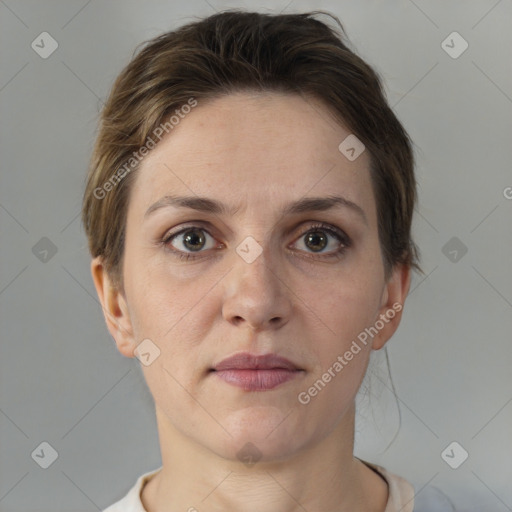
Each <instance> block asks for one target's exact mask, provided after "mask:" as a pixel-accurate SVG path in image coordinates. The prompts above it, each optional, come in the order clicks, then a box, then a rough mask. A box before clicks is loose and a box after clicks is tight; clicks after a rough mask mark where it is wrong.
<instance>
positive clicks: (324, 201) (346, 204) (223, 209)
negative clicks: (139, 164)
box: [144, 195, 368, 225]
mask: <svg viewBox="0 0 512 512" xmlns="http://www.w3.org/2000/svg"><path fill="white" fill-rule="evenodd" d="M169 206H173V207H175V208H189V209H191V210H196V211H198V212H204V213H212V214H215V215H231V216H232V215H235V214H236V213H237V212H238V211H239V210H240V206H235V207H228V206H227V205H225V204H223V203H221V202H219V201H216V200H214V199H210V198H208V197H200V196H170V195H166V196H164V197H162V198H161V199H159V200H158V201H157V202H156V203H154V204H152V205H151V206H150V207H149V208H148V209H147V211H146V213H145V214H144V217H145V218H147V217H149V216H150V215H151V214H152V213H154V212H155V211H157V210H159V209H161V208H165V207H169ZM340 207H341V208H348V209H350V210H351V211H353V212H355V213H356V214H358V216H359V217H361V219H362V220H363V221H364V223H365V224H366V225H368V219H367V218H366V214H365V213H364V210H363V209H362V208H361V207H360V206H359V205H358V204H356V203H354V202H352V201H349V200H348V199H346V198H345V197H343V196H336V195H330V196H327V197H306V198H303V199H299V200H298V201H294V202H291V203H288V204H286V205H284V207H283V208H282V209H281V211H280V214H281V215H282V216H285V215H293V214H297V213H304V212H323V211H326V210H331V209H333V208H340Z"/></svg>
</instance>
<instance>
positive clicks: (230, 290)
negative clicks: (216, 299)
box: [223, 236, 290, 329]
mask: <svg viewBox="0 0 512 512" xmlns="http://www.w3.org/2000/svg"><path fill="white" fill-rule="evenodd" d="M260 240H261V239H260ZM269 244H270V242H269V241H267V242H263V244H262V243H260V242H259V241H257V240H256V238H255V237H253V236H247V237H246V238H244V239H243V240H242V242H241V243H239V245H238V246H237V247H236V249H235V251H234V254H233V258H234V262H233V268H232V271H231V272H230V273H229V275H228V276H227V279H228V282H227V287H226V296H225V300H224V304H223V315H224V317H225V318H226V320H228V321H231V322H234V323H240V322H244V323H248V324H250V325H251V326H252V327H253V328H254V329H261V328H263V327H264V326H265V325H267V324H269V323H270V322H272V323H273V324H276V323H280V324H282V323H283V322H284V321H286V318H287V317H288V314H289V309H290V306H289V301H288V297H287V295H286V293H285V292H284V289H283V287H284V285H283V283H282V282H281V279H280V278H279V270H278V267H279V266H280V265H279V257H274V256H273V255H272V254H271V250H270V246H269ZM284 288H285V287H284Z"/></svg>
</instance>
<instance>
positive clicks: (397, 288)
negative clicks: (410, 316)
mask: <svg viewBox="0 0 512 512" xmlns="http://www.w3.org/2000/svg"><path fill="white" fill-rule="evenodd" d="M410 285H411V269H410V267H409V266H408V265H402V264H398V265H395V267H394V268H393V271H392V273H391V276H390V277H389V279H388V281H387V283H386V285H385V287H384V290H383V293H382V301H381V307H380V309H379V314H378V315H377V317H376V318H375V324H376V327H379V329H378V333H377V334H376V335H375V336H374V338H373V342H372V348H373V349H374V350H380V349H381V348H382V347H383V346H384V345H385V344H386V342H387V341H388V340H389V339H390V338H391V336H393V334H394V333H395V331H396V330H397V329H398V326H399V325H400V320H401V318H402V311H403V307H404V303H405V299H406V297H407V294H408V293H409V287H410ZM382 325H383V326H382ZM380 327H382V328H380Z"/></svg>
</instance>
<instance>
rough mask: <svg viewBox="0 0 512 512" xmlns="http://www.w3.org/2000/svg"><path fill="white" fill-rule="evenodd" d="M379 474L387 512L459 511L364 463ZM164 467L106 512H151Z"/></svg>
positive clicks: (145, 476)
mask: <svg viewBox="0 0 512 512" xmlns="http://www.w3.org/2000/svg"><path fill="white" fill-rule="evenodd" d="M361 462H363V463H364V464H366V465H367V466H369V467H370V468H372V469H373V470H374V471H376V472H377V473H379V474H380V475H381V476H382V477H383V478H384V480H386V482H387V484H388V490H389V493H388V502H387V504H386V509H385V510H384V512H453V511H454V510H455V509H454V508H453V506H452V505H451V504H450V502H449V500H448V499H447V498H446V496H445V495H444V494H443V493H441V492H440V491H436V490H435V489H434V488H427V489H423V490H422V491H421V493H419V495H418V499H415V497H414V494H415V492H414V487H413V486H412V485H411V484H410V483H409V482H408V481H407V480H405V479H404V478H402V477H401V476H398V475H395V474H393V473H390V472H389V471H387V470H386V469H385V468H383V467H381V466H377V465H376V464H372V463H370V462H366V461H361ZM161 469H162V468H161V467H160V468H158V469H155V470H153V471H149V472H148V473H144V474H143V475H141V476H140V477H139V478H138V479H137V482H136V483H135V485H134V486H133V487H132V488H131V489H130V491H129V492H128V494H127V495H126V496H125V497H124V498H122V499H121V500H119V501H117V502H116V503H114V504H113V505H111V506H110V507H108V508H106V509H105V510H104V511H103V512H147V510H146V509H145V508H144V507H143V505H142V501H141V499H140V494H141V491H142V489H143V487H144V485H146V483H147V482H148V481H149V480H150V479H151V478H152V477H153V476H155V475H156V474H157V473H158V472H159V471H160V470H161Z"/></svg>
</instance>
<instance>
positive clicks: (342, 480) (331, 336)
mask: <svg viewBox="0 0 512 512" xmlns="http://www.w3.org/2000/svg"><path fill="white" fill-rule="evenodd" d="M349 134H350V131H349V130H347V129H346V128H345V127H343V126H341V125H340V124H339V123H336V122H334V120H333V118H332V117H331V116H330V115H329V112H328V110H327V109H326V108H325V107H324V106H323V105H322V104H321V103H319V102H317V101H314V100H313V99H311V98H309V99H306V98H302V97H300V96H298V95H286V94H279V93H247V92H245V93H237V94H231V95H229V96H225V97H221V98H217V99H215V100H212V101H209V102H205V103H201V102H199V104H198V106H197V107H196V108H195V109H194V110H193V111H192V112H191V113H190V114H188V115H187V116H186V117H185V119H183V120H181V122H180V124H179V125H178V126H176V127H175V128H174V130H173V131H172V132H170V133H169V135H167V136H166V137H165V138H164V139H162V141H161V142H160V143H159V145H158V146H157V147H156V148H155V149H154V150H153V151H152V152H151V153H150V154H149V155H148V156H147V157H146V158H145V160H144V161H143V162H142V164H141V167H140V169H139V170H138V171H137V173H138V174H137V177H136V180H135V183H134V186H133V189H132V193H131V197H130V203H129V208H128V216H127V229H126V244H125V255H124V261H123V278H124V286H123V289H122V290H116V289H115V288H114V287H113V286H112V283H111V281H110V280H109V276H108V274H107V273H106V272H105V270H104V267H103V265H102V261H101V258H95V259H94V260H93V261H92V266H91V269H92V275H93V279H94V282H95V286H96V289H97V292H98V296H99V298H100V300H101V302H102V305H103V308H104V312H105V318H106V321H107V326H108V328H109V330H110V332H111V334H112V336H113V337H114V339H115V341H116V344H117V347H118V349H119V351H120V352H121V353H122V354H123V355H125V356H126V357H134V349H135V348H136V347H137V345H138V344H139V343H140V342H141V341H142V340H144V339H146V338H149V339H150V340H151V341H152V342H153V343H154V344H155V345H156V346H158V348H159V350H160V356H159V357H158V358H156V359H155V360H154V361H153V362H152V364H150V365H149V366H142V369H143V372H144V376H145V379H146V382H147V385H148V387H149V389H150V391H151V393H152V395H153V397H154V400H155V406H156V416H157V424H158V431H159V437H160V445H161V451H162V462H163V469H162V471H161V472H160V473H158V475H157V476H155V477H154V478H153V479H152V480H151V481H150V482H149V483H148V484H147V485H146V487H145V488H144V490H143V493H142V500H143V503H144V506H145V507H146V508H147V510H148V511H149V512H156V511H158V512H175V511H176V512H177V511H178V510H181V511H183V510H188V509H189V508H190V507H195V508H196V509H197V510H200V511H203V510H205V511H209V510H212V511H213V510H225V511H226V510H233V511H235V510H244V512H251V511H261V510H267V511H270V512H285V511H286V512H292V511H299V510H304V508H305V509H306V510H322V511H326V512H328V511H333V512H334V511H337V512H342V511H352V512H353V511H355V510H365V511H375V512H376V511H380V512H382V511H384V508H385V504H386V501H387V496H388V490H387V485H386V483H385V482H384V480H383V479H382V478H380V477H379V476H378V475H377V474H376V473H374V472H373V471H372V470H371V469H369V468H368V467H367V466H365V465H364V464H362V463H361V462H360V461H359V460H357V459H355V458H354V457H353V440H354V417H355V406H354V403H355V396H356V393H357V391H358V389H359V386H360V384H361V382H362V379H363V377H364V374H365V371H366V368H367V365H368V360H369V355H370V352H371V350H372V349H373V350H379V349H381V348H382V347H383V346H384V344H385V343H386V341H387V340H388V339H389V338H390V337H391V336H392V334H393V333H394V332H395V330H396V328H397V327H398V325H399V322H400V318H401V311H399V312H396V314H395V316H394V318H393V319H392V320H389V321H388V322H387V323H385V325H384V327H383V328H382V329H381V330H380V331H379V333H378V334H377V335H376V336H375V337H373V339H371V338H370V339H369V341H368V344H367V345H366V346H364V345H362V344H361V349H362V350H361V351H360V352H359V353H358V354H357V355H354V357H353V359H352V360H351V361H350V362H349V363H348V364H347V365H346V366H345V367H344V368H343V370H342V371H341V372H339V373H337V374H336V377H335V378H332V380H331V381H330V382H329V383H328V384H327V385H326V386H325V387H324V388H323V389H322V391H321V392H319V393H318V394H317V396H315V397H312V398H311V401H310V402H309V403H308V404H307V405H304V404H301V403H300V402H299V400H298V398H297V397H298V394H299V393H300V392H302V391H307V389H308V388H309V387H311V386H312V385H313V383H314V382H315V381H317V380H318V379H319V378H321V376H322V374H323V373H324V372H325V371H326V370H327V369H328V368H329V367H332V365H333V363H334V362H335V361H336V360H337V357H338V356H340V355H343V354H344V353H345V352H346V351H347V350H348V349H349V348H350V346H351V343H352V341H353V340H355V339H357V336H358V334H359V333H361V332H362V331H364V329H365V328H367V327H369V326H373V325H374V324H375V322H376V321H377V320H378V319H379V315H381V314H384V313H385V312H386V311H388V310H390V309H392V306H393V304H396V303H398V304H403V303H404V301H405V297H406V295H407V293H408V290H409V279H410V276H409V269H408V268H406V267H402V266H397V267H395V268H394V270H393V273H392V275H391V277H390V279H389V280H388V281H385V278H384V266H383V261H382V256H381V251H380V246H379V239H378V231H377V212H376V204H375V198H374V195H373V191H372V187H371V180H370V173H369V155H368V154H367V152H366V151H365V152H363V153H362V154H361V155H360V156H359V157H358V158H357V159H356V160H354V161H353V162H351V161H349V160H348V159H347V158H346V157H345V156H344V155H343V154H341V153H340V151H339V150H338V145H339V144H340V142H341V141H342V140H344V139H345V138H346V137H347V136H348V135H349ZM170 194H176V195H191V196H196V195H197V196H206V197H209V198H212V199H216V200H218V201H221V202H222V203H224V204H226V205H228V206H229V207H239V208H238V211H237V212H236V213H234V214H233V215H227V214H226V215H221V214H211V213H204V212H197V211H194V210H190V209H178V208H175V207H172V206H168V207H163V208H159V209H158V210H155V211H154V212H153V213H151V214H150V215H148V216H147V218H145V215H144V214H145V212H146V211H147V210H148V208H149V207H150V206H151V205H153V204H154V203H155V202H156V201H158V200H159V199H161V198H162V197H163V196H165V195H170ZM333 194H336V195H341V196H343V197H345V198H346V199H348V200H350V201H352V202H354V203H356V204H357V205H359V206H360V208H361V209H362V210H363V211H364V214H365V217H366V220H363V218H362V216H360V215H358V214H357V213H356V212H355V211H353V210H352V209H350V208H347V207H341V208H334V209H331V210H326V211H321V212H303V213H298V214H294V215H292V216H283V215H281V214H280V209H281V207H282V206H283V205H285V204H287V203H288V202H291V201H295V200H298V199H302V198H303V197H313V196H314V197H325V196H328V195H333ZM318 222H324V223H327V224H329V225H330V226H332V227H334V228H339V229H340V230H342V231H343V232H344V233H345V234H346V235H347V236H348V237H349V239H350V244H349V245H348V246H347V247H345V250H344V252H343V253H342V255H341V257H339V258H337V257H332V256H331V257H329V256H328V255H329V254H331V255H332V254H334V253H335V252H336V250H337V249H338V248H339V247H341V246H343V245H344V244H343V243H340V242H339V241H338V240H337V239H336V238H335V237H334V236H333V235H331V234H329V233H328V232H325V231H322V229H320V231H322V233H321V235H322V234H323V236H324V240H325V243H326V244H327V245H326V246H325V247H324V248H323V249H320V250H319V252H315V248H316V246H315V244H318V243H319V242H318V241H313V242H309V243H308V237H307V234H308V232H310V231H311V226H314V225H315V224H316V223H318ZM191 226H197V227H198V228H202V229H204V230H205V231H202V232H200V233H199V234H201V233H202V234H203V236H204V237H205V239H204V242H203V243H201V242H198V241H197V240H196V241H193V242H192V243H193V245H192V246H190V245H188V246H187V245H186V244H185V243H184V236H183V234H182V235H181V236H177V237H175V238H174V240H172V241H169V242H168V243H167V246H166V245H165V244H163V243H162V239H163V238H165V235H166V234H169V233H170V232H172V233H176V232H178V231H180V230H181V229H182V228H184V227H187V228H190V227H191ZM316 230H318V229H316ZM313 231H315V229H314V230H313ZM248 236H250V237H252V238H254V239H255V240H256V242H257V243H258V244H259V246H260V247H261V249H262V253H261V254H260V255H259V256H258V257H257V258H256V259H255V260H254V261H253V262H252V263H248V262H247V261H245V260H244V259H243V258H242V257H241V256H240V255H239V254H238V253H237V252H236V248H237V247H238V246H239V245H240V244H241V243H242V241H244V240H245V239H246V237H248ZM321 243H322V241H320V244H321ZM194 244H195V245H194ZM190 247H193V248H194V247H198V248H200V252H194V251H193V250H191V249H190ZM242 247H243V246H242ZM320 247H321V246H320ZM171 249H175V250H176V251H182V252H183V253H187V252H188V253H192V254H196V255H197V256H198V258H197V259H196V260H188V261H187V260H181V259H179V258H178V257H177V256H176V255H174V254H173V253H172V252H171ZM317 250H318V249H317ZM239 352H251V353H254V354H266V353H270V352H274V353H277V354H279V355H281V356H284V357H286V358H288V359H290V360H291V361H293V362H294V363H295V364H296V365H297V366H299V367H300V368H301V369H303V370H304V371H303V372H301V374H299V375H298V376H297V377H296V378H294V379H293V380H291V381H288V382H286V383H284V384H281V385H280V386H278V387H276V388H274V389H272V390H268V391H263V392H248V391H244V390H242V389H240V388H238V387H235V386H233V385H230V384H228V383H226V382H224V381H222V380H221V379H219V378H218V377H217V376H216V375H215V373H212V372H209V369H210V368H211V367H212V366H214V364H216V363H218V362H220V361H221V360H222V359H224V358H226V357H228V356H230V355H233V354H235V353H239ZM247 442H251V443H253V444H254V445H255V446H256V447H257V448H258V450H259V452H260V453H261V459H260V460H259V461H258V462H257V463H256V464H254V465H253V466H251V467H248V466H246V465H245V464H243V463H242V462H241V461H240V460H239V458H238V457H237V453H238V452H239V451H240V450H241V449H242V448H243V447H244V446H245V445H246V443H247Z"/></svg>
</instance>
